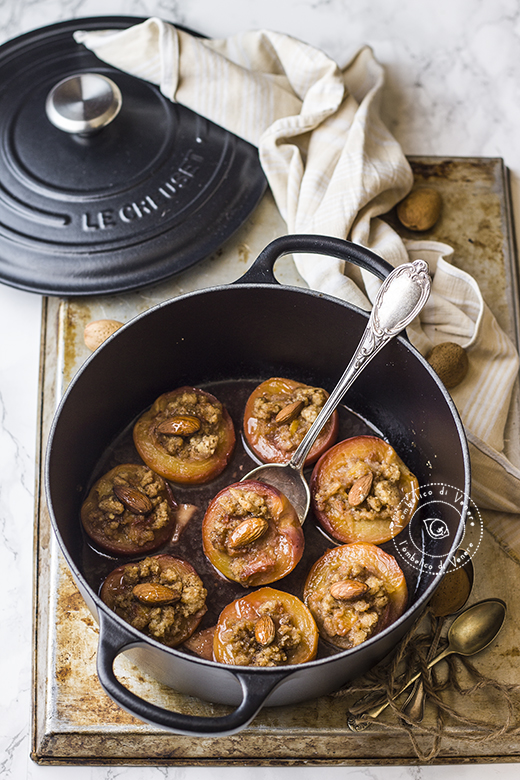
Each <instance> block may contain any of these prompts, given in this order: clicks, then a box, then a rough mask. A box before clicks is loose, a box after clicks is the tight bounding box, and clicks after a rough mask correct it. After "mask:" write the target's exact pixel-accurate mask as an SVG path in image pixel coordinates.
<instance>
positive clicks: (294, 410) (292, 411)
mask: <svg viewBox="0 0 520 780" xmlns="http://www.w3.org/2000/svg"><path fill="white" fill-rule="evenodd" d="M304 406H305V402H304V401H294V403H292V404H287V406H284V408H283V409H280V411H279V412H278V414H277V415H276V417H275V418H274V422H275V423H276V425H285V424H288V423H291V422H292V421H293V420H295V419H296V418H297V417H298V415H299V414H300V412H301V410H302V409H303V407H304Z"/></svg>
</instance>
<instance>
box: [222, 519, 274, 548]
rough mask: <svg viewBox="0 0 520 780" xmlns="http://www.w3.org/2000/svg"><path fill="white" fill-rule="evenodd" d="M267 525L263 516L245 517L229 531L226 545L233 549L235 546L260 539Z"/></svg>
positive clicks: (243, 545)
mask: <svg viewBox="0 0 520 780" xmlns="http://www.w3.org/2000/svg"><path fill="white" fill-rule="evenodd" d="M268 527H269V523H268V522H267V520H265V519H264V518H263V517H247V518H246V519H245V520H242V522H241V523H239V524H238V525H237V527H236V528H235V529H234V530H233V531H232V532H231V534H230V536H229V540H228V547H230V548H231V549H232V550H234V549H235V548H236V547H245V546H246V545H247V544H251V543H252V542H256V540H257V539H260V538H261V537H262V536H263V535H264V534H265V532H266V531H267V529H268Z"/></svg>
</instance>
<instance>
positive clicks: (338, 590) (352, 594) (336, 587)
mask: <svg viewBox="0 0 520 780" xmlns="http://www.w3.org/2000/svg"><path fill="white" fill-rule="evenodd" d="M367 590H368V585H366V584H365V583H364V582H359V580H338V581H337V582H333V583H332V585H331V586H330V588H329V593H330V595H331V596H332V597H333V598H335V599H338V600H339V601H349V600H350V599H357V598H358V597H359V596H362V595H363V593H366V592H367Z"/></svg>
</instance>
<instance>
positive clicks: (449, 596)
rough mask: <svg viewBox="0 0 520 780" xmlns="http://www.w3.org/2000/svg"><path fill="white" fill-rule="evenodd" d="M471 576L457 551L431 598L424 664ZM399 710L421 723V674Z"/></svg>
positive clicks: (462, 602)
mask: <svg viewBox="0 0 520 780" xmlns="http://www.w3.org/2000/svg"><path fill="white" fill-rule="evenodd" d="M473 579H474V571H473V563H472V560H471V558H470V557H469V555H468V553H467V552H466V551H465V550H457V552H456V553H455V556H454V559H453V561H452V568H451V569H448V571H447V572H446V574H445V575H444V578H443V579H442V581H441V583H440V585H439V587H438V588H437V590H436V591H435V593H434V594H433V596H432V598H431V599H430V604H429V608H430V612H431V614H432V615H433V617H434V618H436V619H437V625H436V628H435V633H434V635H433V639H432V643H431V645H430V647H429V649H428V655H427V656H426V663H429V662H430V661H431V660H432V658H433V657H434V655H435V653H436V652H437V647H438V645H439V640H440V638H441V632H442V629H443V626H444V623H445V621H446V618H447V617H449V616H450V615H456V614H457V612H460V610H461V609H462V608H463V606H464V605H465V604H466V602H467V600H468V598H469V595H470V593H471V589H472V587H473ZM401 712H404V713H405V714H406V715H408V717H409V718H411V719H412V720H413V721H415V722H416V723H420V722H421V720H422V719H423V716H424V681H423V678H422V677H420V678H419V679H418V680H416V681H415V684H414V686H413V688H412V691H411V693H410V695H409V696H408V698H407V699H406V701H405V703H404V704H403V706H402V709H401Z"/></svg>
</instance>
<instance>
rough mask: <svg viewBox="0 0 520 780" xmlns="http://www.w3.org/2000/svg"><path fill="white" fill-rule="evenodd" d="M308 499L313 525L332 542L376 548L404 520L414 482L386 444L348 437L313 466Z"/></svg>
mask: <svg viewBox="0 0 520 780" xmlns="http://www.w3.org/2000/svg"><path fill="white" fill-rule="evenodd" d="M311 497H312V506H313V510H314V514H315V515H316V518H317V519H318V522H319V523H320V525H321V526H322V528H323V529H324V530H325V531H326V532H327V533H328V534H330V536H332V537H333V538H334V539H336V540H337V541H339V542H345V543H349V542H370V543H372V544H382V543H383V542H386V541H388V540H389V539H393V537H394V536H397V534H398V533H399V532H400V531H402V530H403V528H405V527H406V526H407V525H408V523H409V522H410V520H411V518H412V516H413V513H414V512H415V509H416V507H417V503H418V500H419V483H418V481H417V478H416V477H415V476H414V475H413V474H412V472H411V471H410V469H409V468H408V467H407V466H406V465H405V464H404V463H403V461H402V460H401V458H400V457H399V456H398V454H397V453H396V451H395V450H394V448H393V447H392V446H391V445H390V444H388V443H387V442H385V441H384V440H383V439H380V438H378V437H377V436H354V437H352V438H350V439H345V440H344V441H340V442H338V443H337V444H335V445H334V446H333V447H331V448H330V449H329V450H328V451H327V452H326V453H324V455H322V457H321V458H320V459H319V461H318V462H317V463H316V465H315V467H314V470H313V473H312V477H311Z"/></svg>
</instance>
